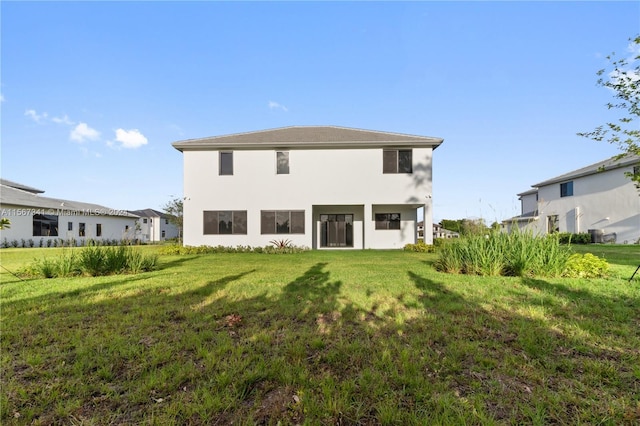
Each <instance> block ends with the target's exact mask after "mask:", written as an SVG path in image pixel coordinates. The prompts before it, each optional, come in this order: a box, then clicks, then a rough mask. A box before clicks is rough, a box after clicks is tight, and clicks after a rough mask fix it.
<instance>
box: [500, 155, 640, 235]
mask: <svg viewBox="0 0 640 426" xmlns="http://www.w3.org/2000/svg"><path fill="white" fill-rule="evenodd" d="M638 167H640V157H638V156H630V155H627V156H625V157H623V158H621V159H616V157H613V158H610V159H608V160H605V161H601V162H599V163H596V164H592V165H590V166H587V167H583V168H581V169H578V170H574V171H572V172H569V173H566V174H563V175H560V176H557V177H555V178H552V179H548V180H545V181H543V182H540V183H537V184H535V185H533V188H534V189H531V190H528V191H525V192H522V193H520V194H518V197H519V199H520V201H521V205H522V214H521V215H519V216H516V217H514V218H511V219H508V220H505V221H503V222H502V224H503V226H505V227H506V229H507V230H508V231H511V230H512V229H514V228H518V229H527V230H532V231H533V232H534V233H536V234H547V233H553V232H570V233H583V232H589V233H591V235H592V241H594V242H608V241H610V242H617V243H620V244H631V243H637V242H638V241H639V240H640V192H639V190H638V188H636V186H635V185H634V183H633V182H632V181H631V179H630V178H629V177H628V176H626V175H625V173H632V172H634V170H636V171H637V170H638Z"/></svg>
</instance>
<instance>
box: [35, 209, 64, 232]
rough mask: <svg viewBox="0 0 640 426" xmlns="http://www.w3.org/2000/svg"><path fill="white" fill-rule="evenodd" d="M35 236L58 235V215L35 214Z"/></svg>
mask: <svg viewBox="0 0 640 426" xmlns="http://www.w3.org/2000/svg"><path fill="white" fill-rule="evenodd" d="M33 236H34V237H57V236H58V216H56V215H48V214H35V215H33Z"/></svg>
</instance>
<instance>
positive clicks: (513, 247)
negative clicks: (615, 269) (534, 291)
mask: <svg viewBox="0 0 640 426" xmlns="http://www.w3.org/2000/svg"><path fill="white" fill-rule="evenodd" d="M439 253H440V255H439V257H438V259H437V260H436V262H435V267H436V269H437V270H438V271H441V272H448V273H461V274H468V275H484V276H500V275H504V276H519V277H523V276H560V275H562V273H563V271H564V269H565V265H566V262H567V259H568V258H569V256H570V254H571V251H570V249H569V247H568V246H563V245H561V244H560V243H559V240H558V238H557V237H556V236H554V235H548V236H534V235H533V234H532V233H530V232H512V233H510V234H506V233H500V232H492V233H490V234H487V235H468V236H465V237H462V238H459V239H456V240H454V241H451V242H450V243H448V244H446V245H444V246H443V247H442V248H441V250H440V251H439Z"/></svg>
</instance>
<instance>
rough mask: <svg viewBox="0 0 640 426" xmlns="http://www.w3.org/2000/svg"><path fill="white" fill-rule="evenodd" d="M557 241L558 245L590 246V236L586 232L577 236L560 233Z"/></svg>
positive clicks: (569, 233)
mask: <svg viewBox="0 0 640 426" xmlns="http://www.w3.org/2000/svg"><path fill="white" fill-rule="evenodd" d="M558 239H559V241H560V244H591V234H589V233H588V232H581V233H579V234H572V233H571V232H560V233H559V234H558Z"/></svg>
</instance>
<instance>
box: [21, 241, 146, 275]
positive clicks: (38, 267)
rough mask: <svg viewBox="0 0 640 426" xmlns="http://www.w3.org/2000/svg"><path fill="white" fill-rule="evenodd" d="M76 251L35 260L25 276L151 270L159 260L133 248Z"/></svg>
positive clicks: (100, 273)
mask: <svg viewBox="0 0 640 426" xmlns="http://www.w3.org/2000/svg"><path fill="white" fill-rule="evenodd" d="M76 253H77V252H75V251H70V252H67V253H63V254H62V255H61V256H60V257H57V258H44V259H40V260H36V261H35V262H34V263H33V264H31V265H29V266H28V267H27V268H24V269H23V271H22V273H23V275H26V276H39V277H44V278H59V277H70V276H74V275H89V276H92V277H95V276H101V275H112V274H123V273H133V274H137V273H140V272H146V271H152V270H154V269H155V268H156V266H157V263H158V256H157V255H156V254H153V255H144V254H142V253H141V252H139V251H137V250H135V249H134V248H132V247H128V246H127V247H125V246H118V247H104V246H90V247H85V248H82V249H79V250H78V253H77V254H76Z"/></svg>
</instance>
